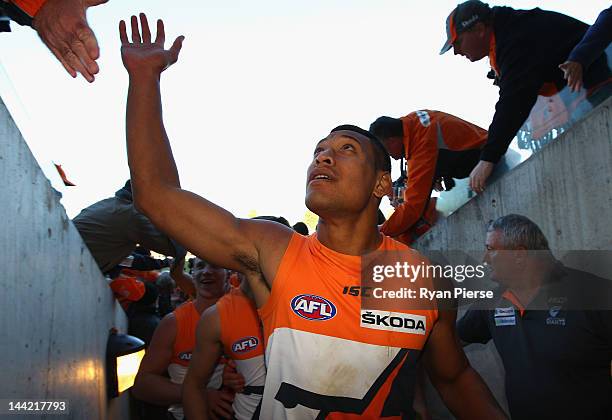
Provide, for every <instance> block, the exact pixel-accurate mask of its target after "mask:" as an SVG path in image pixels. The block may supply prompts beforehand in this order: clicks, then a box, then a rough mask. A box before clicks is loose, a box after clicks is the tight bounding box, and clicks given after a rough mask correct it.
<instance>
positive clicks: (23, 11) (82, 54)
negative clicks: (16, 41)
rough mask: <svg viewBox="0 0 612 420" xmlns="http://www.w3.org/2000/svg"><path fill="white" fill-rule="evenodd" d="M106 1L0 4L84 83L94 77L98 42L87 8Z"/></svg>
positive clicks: (44, 0) (17, 0)
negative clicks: (90, 23) (36, 35)
mask: <svg viewBox="0 0 612 420" xmlns="http://www.w3.org/2000/svg"><path fill="white" fill-rule="evenodd" d="M107 1H108V0H0V12H5V13H6V14H7V15H8V16H9V17H10V18H11V19H13V20H14V21H16V22H17V23H19V24H20V25H28V26H31V27H32V28H34V29H35V30H36V32H38V35H39V36H40V39H41V40H42V41H43V42H44V43H45V45H46V46H47V47H48V48H49V49H50V50H51V52H52V53H53V55H55V57H56V58H57V59H58V60H59V62H60V63H62V66H64V68H65V69H66V71H67V72H68V73H69V74H70V75H71V76H72V77H76V76H77V73H81V74H82V75H83V77H84V78H85V79H86V80H87V81H88V82H90V83H91V82H93V81H94V75H95V74H96V73H98V70H99V68H98V64H97V63H96V60H97V59H98V57H99V56H100V49H99V48H98V41H97V40H96V36H95V35H94V33H93V31H92V30H91V28H90V27H89V24H88V23H87V18H86V17H85V12H86V11H87V8H88V7H90V6H97V5H99V4H103V3H106V2H107Z"/></svg>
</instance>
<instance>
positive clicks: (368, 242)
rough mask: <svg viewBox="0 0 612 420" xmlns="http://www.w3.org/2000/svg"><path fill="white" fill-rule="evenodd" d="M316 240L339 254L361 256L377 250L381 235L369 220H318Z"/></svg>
mask: <svg viewBox="0 0 612 420" xmlns="http://www.w3.org/2000/svg"><path fill="white" fill-rule="evenodd" d="M317 239H318V240H319V242H321V243H322V244H323V245H325V246H326V247H327V248H329V249H332V250H334V251H336V252H339V253H341V254H347V255H363V254H366V253H368V252H372V251H375V250H376V249H378V247H379V246H380V243H381V241H382V235H381V234H380V232H379V231H378V226H376V224H375V223H372V221H371V220H365V219H363V220H357V221H355V220H346V219H343V220H337V219H319V223H318V225H317Z"/></svg>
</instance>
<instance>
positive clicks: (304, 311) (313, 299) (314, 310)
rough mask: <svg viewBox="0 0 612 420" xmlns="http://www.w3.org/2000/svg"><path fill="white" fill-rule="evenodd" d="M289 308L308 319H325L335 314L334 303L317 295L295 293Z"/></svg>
mask: <svg viewBox="0 0 612 420" xmlns="http://www.w3.org/2000/svg"><path fill="white" fill-rule="evenodd" d="M291 309H292V310H293V312H295V314H296V315H297V316H299V317H302V318H304V319H307V320H309V321H327V320H328V319H332V318H333V317H334V316H336V307H335V306H334V304H333V303H331V302H330V301H329V300H327V299H325V298H324V297H321V296H317V295H297V296H296V297H294V298H293V299H292V300H291Z"/></svg>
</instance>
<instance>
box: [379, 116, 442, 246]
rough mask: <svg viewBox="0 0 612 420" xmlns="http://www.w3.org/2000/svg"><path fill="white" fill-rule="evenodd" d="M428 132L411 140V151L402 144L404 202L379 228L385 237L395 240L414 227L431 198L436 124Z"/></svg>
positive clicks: (434, 164)
mask: <svg viewBox="0 0 612 420" xmlns="http://www.w3.org/2000/svg"><path fill="white" fill-rule="evenodd" d="M429 128H430V129H428V130H425V131H424V132H422V134H423V135H415V136H414V137H415V138H414V139H413V141H411V142H410V143H411V144H410V146H411V147H406V146H407V144H406V143H408V142H405V146H404V147H405V149H406V161H407V164H408V177H407V178H406V191H405V192H404V202H403V203H402V204H401V205H399V206H398V207H396V208H395V211H394V212H393V214H392V215H391V217H389V219H388V220H387V221H386V222H385V223H384V224H383V225H382V228H381V231H382V233H384V234H385V235H387V236H398V235H400V234H401V233H403V232H405V231H406V230H408V229H409V228H410V227H411V226H412V225H413V224H415V223H416V222H417V220H419V217H421V215H422V214H423V210H424V209H425V204H426V203H427V199H428V198H429V195H430V194H431V186H432V183H433V177H434V175H435V172H436V161H437V159H438V148H437V143H436V140H437V137H436V136H437V131H436V126H435V124H432V125H431V126H430V127H429ZM432 136H434V137H433V138H432Z"/></svg>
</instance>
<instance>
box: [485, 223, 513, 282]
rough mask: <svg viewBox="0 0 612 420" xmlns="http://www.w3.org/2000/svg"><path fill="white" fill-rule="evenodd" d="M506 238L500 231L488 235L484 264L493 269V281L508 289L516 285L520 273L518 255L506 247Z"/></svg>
mask: <svg viewBox="0 0 612 420" xmlns="http://www.w3.org/2000/svg"><path fill="white" fill-rule="evenodd" d="M503 239H504V236H503V233H502V232H501V231H499V230H494V231H492V232H488V233H487V240H486V248H487V249H486V251H485V256H484V262H486V263H487V265H488V266H489V268H490V269H491V280H493V281H495V282H497V283H499V284H501V285H503V286H507V287H511V286H513V285H515V283H516V281H515V279H516V276H517V274H518V273H519V272H520V267H518V266H517V259H516V253H515V252H514V251H513V250H509V249H507V248H505V246H504V240H503Z"/></svg>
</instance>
